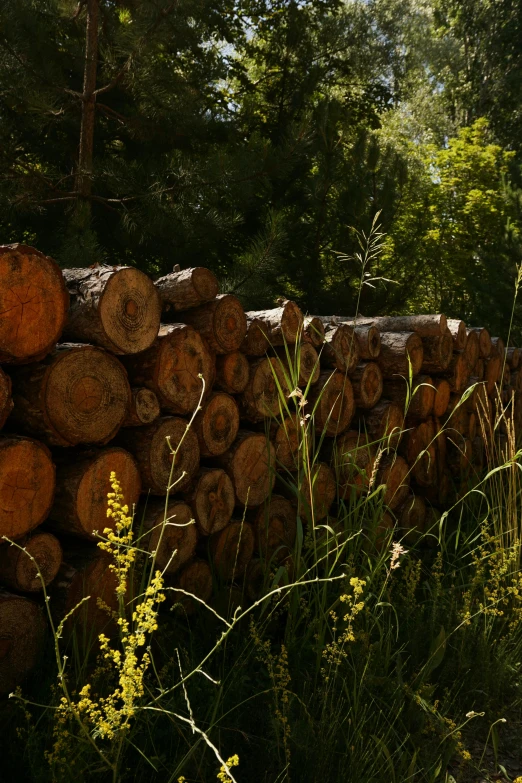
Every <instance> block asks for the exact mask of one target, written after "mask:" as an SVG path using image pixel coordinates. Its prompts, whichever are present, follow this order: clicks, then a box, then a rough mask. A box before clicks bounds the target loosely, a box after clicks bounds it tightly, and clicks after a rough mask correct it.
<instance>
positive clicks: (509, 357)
mask: <svg viewBox="0 0 522 783" xmlns="http://www.w3.org/2000/svg"><path fill="white" fill-rule="evenodd" d="M520 356H521V351H520V348H506V362H507V364H508V365H509V369H510V370H516V369H517V368H518V365H519V364H520Z"/></svg>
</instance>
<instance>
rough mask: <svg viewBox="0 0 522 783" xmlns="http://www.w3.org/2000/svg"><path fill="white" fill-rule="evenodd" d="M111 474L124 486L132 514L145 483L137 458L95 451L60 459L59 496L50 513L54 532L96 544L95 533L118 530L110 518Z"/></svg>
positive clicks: (119, 452)
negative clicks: (113, 473)
mask: <svg viewBox="0 0 522 783" xmlns="http://www.w3.org/2000/svg"><path fill="white" fill-rule="evenodd" d="M111 471H114V472H115V473H116V477H117V479H118V481H119V482H120V485H121V488H122V492H123V497H124V502H125V504H126V505H127V506H128V507H129V510H130V512H132V509H133V506H135V505H136V504H137V502H138V500H139V497H140V492H141V479H140V474H139V471H138V466H137V464H136V461H135V459H134V457H132V456H131V455H130V454H129V453H128V452H127V451H125V450H124V449H121V448H117V447H113V448H108V449H103V450H101V449H92V450H90V451H87V452H83V453H82V452H78V453H76V454H75V455H74V458H72V459H71V455H69V454H68V455H67V456H63V457H60V458H59V459H58V461H57V468H56V494H55V497H54V504H53V506H52V508H51V511H50V513H49V522H50V524H51V526H52V528H53V529H54V530H58V531H59V532H60V533H65V534H67V535H75V536H80V537H82V538H87V539H89V540H91V541H93V531H95V530H96V531H98V533H99V534H100V535H101V534H102V533H103V531H104V529H105V528H111V529H113V528H114V520H113V519H112V518H111V517H107V508H108V506H107V495H108V493H109V492H111V491H112V489H111V480H110V476H111Z"/></svg>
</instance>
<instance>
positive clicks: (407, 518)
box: [397, 493, 426, 544]
mask: <svg viewBox="0 0 522 783" xmlns="http://www.w3.org/2000/svg"><path fill="white" fill-rule="evenodd" d="M397 516H398V526H399V532H400V533H401V534H402V537H403V539H404V541H406V543H411V544H415V543H416V542H417V541H418V540H419V539H420V538H422V535H423V533H424V531H425V529H426V503H425V502H424V498H422V497H420V495H414V494H413V493H410V496H409V497H408V498H407V499H406V501H405V502H404V503H403V505H402V506H401V508H400V509H399V511H398V512H397Z"/></svg>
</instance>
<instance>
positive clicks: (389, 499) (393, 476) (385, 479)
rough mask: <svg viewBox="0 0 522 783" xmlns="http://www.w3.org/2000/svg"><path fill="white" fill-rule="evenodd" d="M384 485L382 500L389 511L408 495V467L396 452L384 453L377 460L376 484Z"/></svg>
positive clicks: (399, 504)
mask: <svg viewBox="0 0 522 783" xmlns="http://www.w3.org/2000/svg"><path fill="white" fill-rule="evenodd" d="M379 485H384V487H385V489H384V494H383V502H384V504H385V505H386V506H388V508H389V509H390V510H391V511H394V510H395V509H396V508H398V507H399V506H401V505H402V504H403V503H404V501H405V500H406V497H407V495H408V489H409V486H410V467H409V465H408V463H407V462H406V460H405V459H404V458H403V457H401V456H399V455H398V454H385V455H383V456H382V457H381V459H380V461H379V467H378V471H377V478H376V486H379Z"/></svg>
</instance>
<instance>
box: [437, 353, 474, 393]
mask: <svg viewBox="0 0 522 783" xmlns="http://www.w3.org/2000/svg"><path fill="white" fill-rule="evenodd" d="M470 373H471V370H470V367H469V365H468V362H467V361H466V357H465V356H464V354H463V353H454V354H453V358H452V360H451V362H450V363H449V366H448V368H447V369H446V370H445V371H444V373H442V375H443V376H444V378H446V380H447V381H448V383H449V385H450V388H451V391H453V392H462V391H463V390H464V389H465V387H466V384H467V382H468V378H469V376H470Z"/></svg>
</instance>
